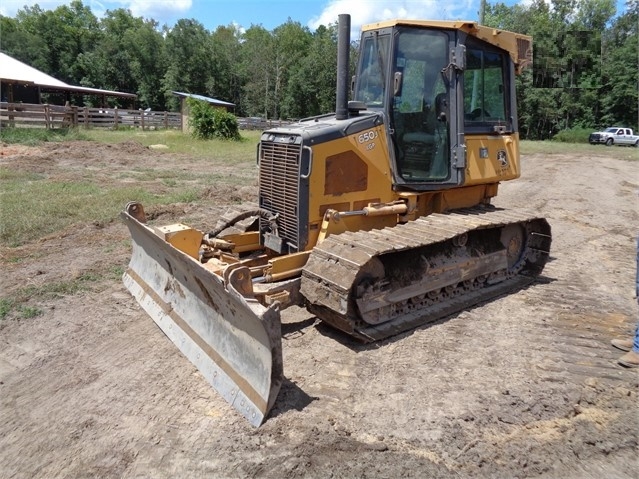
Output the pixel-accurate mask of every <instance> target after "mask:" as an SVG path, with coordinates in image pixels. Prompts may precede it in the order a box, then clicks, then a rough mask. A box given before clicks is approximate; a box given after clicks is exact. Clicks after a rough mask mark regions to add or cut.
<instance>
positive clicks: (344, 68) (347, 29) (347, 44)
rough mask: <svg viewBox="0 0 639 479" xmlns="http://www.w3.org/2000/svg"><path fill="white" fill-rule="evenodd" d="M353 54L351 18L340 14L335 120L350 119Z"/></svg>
mask: <svg viewBox="0 0 639 479" xmlns="http://www.w3.org/2000/svg"><path fill="white" fill-rule="evenodd" d="M350 52H351V16H350V15H348V14H340V15H339V16H338V23H337V99H336V102H335V103H336V105H335V119H337V120H346V119H347V118H348V89H349V82H348V73H349V70H350Z"/></svg>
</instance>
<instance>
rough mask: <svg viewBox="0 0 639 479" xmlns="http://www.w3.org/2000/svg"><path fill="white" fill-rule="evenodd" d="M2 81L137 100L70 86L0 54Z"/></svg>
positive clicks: (129, 94) (104, 91)
mask: <svg viewBox="0 0 639 479" xmlns="http://www.w3.org/2000/svg"><path fill="white" fill-rule="evenodd" d="M0 79H1V80H2V81H3V82H6V83H19V84H21V85H27V86H28V85H33V86H37V87H41V88H46V89H49V90H63V91H71V92H77V93H84V94H87V95H107V96H119V97H124V98H137V95H135V94H133V93H124V92H119V91H112V90H101V89H99V88H87V87H82V86H75V85H69V84H68V83H64V82H63V81H60V80H58V79H57V78H53V77H52V76H50V75H47V74H46V73H43V72H41V71H40V70H37V69H36V68H33V67H31V66H29V65H27V64H26V63H22V62H21V61H19V60H16V59H15V58H13V57H11V56H9V55H7V54H6V53H2V52H0Z"/></svg>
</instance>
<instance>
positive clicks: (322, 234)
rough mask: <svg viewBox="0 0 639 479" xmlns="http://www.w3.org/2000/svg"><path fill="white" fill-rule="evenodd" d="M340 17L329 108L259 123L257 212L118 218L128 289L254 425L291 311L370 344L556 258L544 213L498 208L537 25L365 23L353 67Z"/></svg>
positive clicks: (130, 208) (476, 299)
mask: <svg viewBox="0 0 639 479" xmlns="http://www.w3.org/2000/svg"><path fill="white" fill-rule="evenodd" d="M350 28H351V27H350V16H348V15H340V16H339V20H338V54H337V56H338V58H337V81H336V83H337V87H336V105H335V112H332V113H329V114H325V115H320V116H315V117H312V118H306V119H302V120H300V121H297V122H295V123H292V124H290V125H287V126H279V127H275V128H272V129H268V130H267V131H264V132H263V133H262V134H261V137H260V141H259V144H258V146H257V162H258V165H259V168H258V171H259V173H258V185H259V186H258V198H257V202H256V204H255V206H254V208H250V209H247V210H246V211H242V212H240V213H239V214H237V215H235V216H232V217H229V218H226V220H225V221H221V222H220V224H218V225H217V226H216V227H215V228H213V229H212V230H211V231H208V232H205V231H200V230H198V229H196V228H193V227H190V226H187V225H184V224H172V225H166V226H154V225H150V224H148V223H147V219H146V215H145V211H144V207H143V205H142V204H140V203H137V202H130V203H129V204H127V205H126V207H125V210H124V211H123V212H122V215H121V216H122V218H123V220H124V222H125V224H126V225H127V226H128V228H129V230H130V233H131V238H132V256H131V260H130V264H129V266H128V268H127V270H126V272H125V273H124V277H123V280H124V283H125V285H126V287H127V288H128V289H129V291H130V292H131V293H132V295H133V296H134V297H135V299H136V300H137V302H138V303H139V304H140V305H141V306H142V308H143V309H144V310H145V311H146V312H147V313H148V314H149V315H150V316H151V317H152V318H153V320H154V321H155V322H156V323H157V325H158V326H159V327H160V328H161V329H162V331H163V332H164V333H165V334H166V336H168V338H170V339H171V341H172V342H173V343H174V344H175V345H176V346H177V347H178V348H179V349H180V351H181V352H182V353H183V354H184V355H185V356H186V357H187V358H188V359H189V360H190V361H191V362H192V363H193V364H194V365H195V366H196V367H197V368H198V369H199V371H200V372H201V374H202V375H203V376H204V377H205V378H206V380H207V381H208V382H209V383H210V384H211V385H212V386H213V388H214V389H215V390H216V391H217V392H218V393H219V394H220V395H221V396H222V397H223V398H224V399H226V401H228V403H230V404H231V405H232V407H233V408H235V409H236V410H237V411H238V412H240V413H241V414H242V415H243V416H244V417H245V418H246V419H247V420H248V421H249V422H250V423H251V424H252V425H254V426H256V427H257V426H259V425H261V424H262V423H263V422H264V420H265V419H266V418H267V417H268V414H269V411H270V410H271V408H272V407H273V405H274V404H275V402H276V399H277V395H278V392H279V390H280V387H281V385H282V382H283V379H284V370H283V364H282V328H281V311H282V310H284V309H285V308H287V307H289V306H291V305H297V306H302V307H306V308H307V309H308V311H310V313H311V314H313V315H314V316H316V317H317V318H319V319H320V320H321V321H323V322H325V323H328V324H329V325H331V326H333V327H334V328H337V329H338V330H340V331H342V332H343V333H344V334H346V335H350V336H352V337H353V338H355V339H357V340H359V341H361V342H364V343H366V342H373V341H380V340H384V339H386V338H389V337H391V336H395V335H398V334H399V333H402V332H406V331H409V330H413V329H415V328H418V327H420V326H423V325H425V324H427V323H431V322H433V321H438V320H441V319H443V318H446V317H449V316H451V315H454V314H456V313H459V312H460V311H463V310H465V309H468V308H470V307H472V306H474V305H477V304H479V303H482V302H486V301H488V300H490V299H492V298H496V297H498V296H500V295H504V294H507V293H510V292H513V291H517V290H520V289H521V288H523V287H525V286H527V285H529V284H530V283H532V282H534V281H535V278H536V277H537V276H538V275H539V274H540V273H541V272H542V270H543V268H544V265H545V263H546V262H547V260H548V257H549V252H550V244H551V229H550V225H549V223H548V222H547V220H546V219H544V218H543V217H541V216H539V215H538V214H537V213H534V212H525V211H515V210H507V209H502V208H497V207H495V206H494V205H492V204H491V200H492V198H494V197H495V196H496V195H497V191H498V188H499V185H500V183H501V182H502V181H507V180H512V179H515V178H518V177H519V176H520V159H519V156H520V155H519V133H518V123H517V105H516V92H515V76H516V75H517V74H519V73H520V72H521V71H522V69H523V68H525V67H526V66H527V65H528V64H529V63H530V59H531V56H532V54H531V48H532V46H531V45H532V40H531V38H530V37H527V36H524V35H520V34H517V33H512V32H507V31H503V30H498V29H494V28H489V27H485V26H481V25H479V24H477V23H476V22H473V21H422V20H419V21H418V20H393V21H384V22H379V23H374V24H370V25H365V26H363V27H362V34H361V40H360V43H359V56H358V61H357V67H356V72H355V75H354V76H352V77H351V76H350V71H349V65H350V58H349V55H350V48H351V42H350ZM349 95H352V100H349ZM247 219H248V221H247ZM240 223H242V224H245V225H246V224H248V227H245V228H237V227H236V228H231V227H232V226H233V225H235V226H237V225H238V224H240Z"/></svg>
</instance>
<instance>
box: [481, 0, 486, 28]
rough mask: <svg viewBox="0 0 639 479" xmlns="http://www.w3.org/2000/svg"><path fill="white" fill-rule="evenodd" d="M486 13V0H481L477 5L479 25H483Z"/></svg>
mask: <svg viewBox="0 0 639 479" xmlns="http://www.w3.org/2000/svg"><path fill="white" fill-rule="evenodd" d="M485 13H486V0H481V2H480V4H479V24H480V25H483V24H484V15H485Z"/></svg>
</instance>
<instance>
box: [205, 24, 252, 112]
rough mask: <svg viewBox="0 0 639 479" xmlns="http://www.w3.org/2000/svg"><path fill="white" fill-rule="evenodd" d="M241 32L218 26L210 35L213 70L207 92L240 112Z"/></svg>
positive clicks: (232, 28)
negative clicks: (232, 105) (232, 104)
mask: <svg viewBox="0 0 639 479" xmlns="http://www.w3.org/2000/svg"><path fill="white" fill-rule="evenodd" d="M241 36H242V35H241V32H240V30H239V29H238V28H237V27H236V26H235V25H228V26H220V27H218V28H217V29H216V30H215V32H213V33H212V34H211V52H212V56H213V63H214V65H215V69H214V70H213V71H212V72H211V79H210V80H209V81H210V84H209V90H210V91H211V93H212V95H213V97H214V98H218V99H220V100H224V101H228V102H231V103H234V104H235V105H236V109H237V110H236V111H242V107H243V105H242V103H243V97H242V86H243V83H244V81H243V78H242V75H241V68H240V62H239V58H240V48H241V43H240V40H241Z"/></svg>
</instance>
